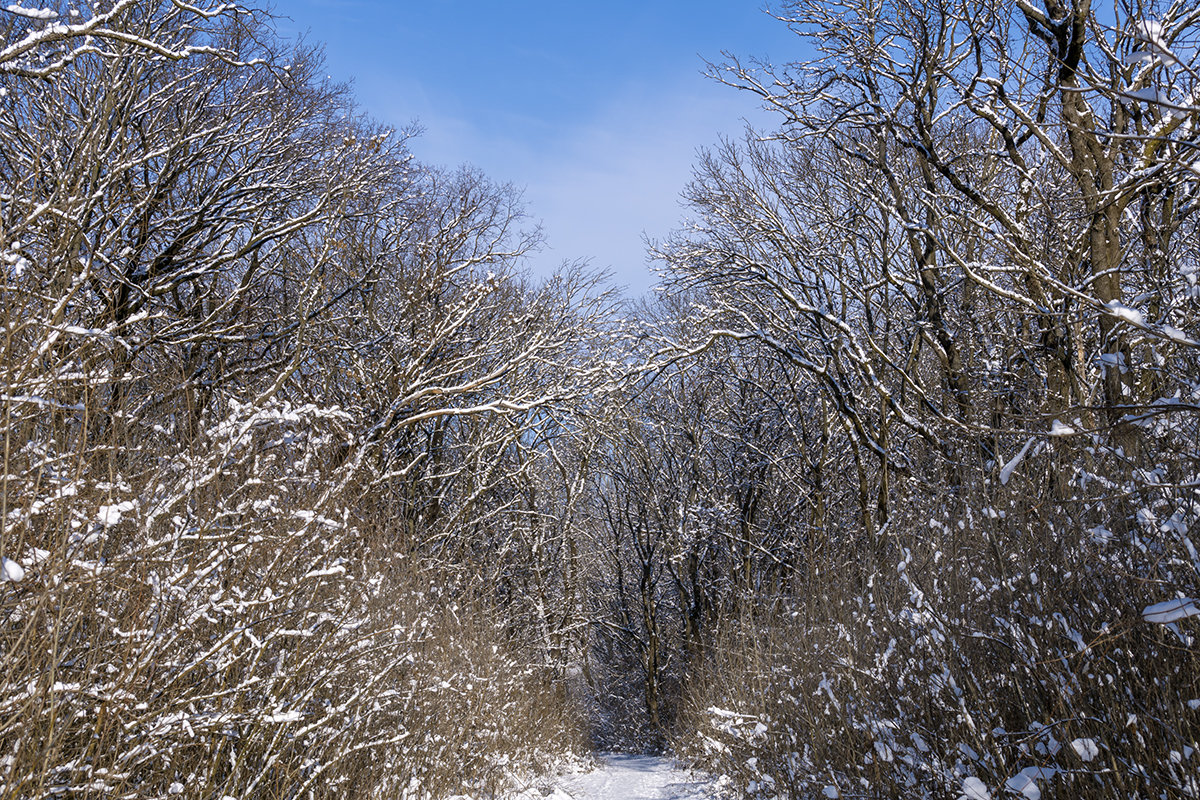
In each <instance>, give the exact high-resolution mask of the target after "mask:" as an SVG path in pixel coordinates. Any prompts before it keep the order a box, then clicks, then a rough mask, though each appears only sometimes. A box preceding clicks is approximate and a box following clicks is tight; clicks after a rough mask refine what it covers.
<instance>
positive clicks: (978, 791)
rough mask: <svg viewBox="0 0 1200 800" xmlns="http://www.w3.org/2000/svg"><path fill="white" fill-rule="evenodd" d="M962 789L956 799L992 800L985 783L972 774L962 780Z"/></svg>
mask: <svg viewBox="0 0 1200 800" xmlns="http://www.w3.org/2000/svg"><path fill="white" fill-rule="evenodd" d="M962 791H963V793H962V794H961V795H960V796H959V798H958V800H992V793H991V792H989V791H988V788H987V784H985V783H984V782H983V781H981V780H979V778H976V777H974V776H972V777H970V778H967V779H966V780H964V781H963V786H962Z"/></svg>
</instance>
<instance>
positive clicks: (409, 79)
mask: <svg viewBox="0 0 1200 800" xmlns="http://www.w3.org/2000/svg"><path fill="white" fill-rule="evenodd" d="M275 10H276V12H277V13H278V14H280V15H284V16H286V17H289V18H290V19H283V20H280V21H279V27H280V30H281V31H282V32H284V33H285V34H295V33H298V32H301V31H308V32H309V35H310V37H311V38H312V39H313V40H317V41H322V42H324V43H325V45H326V56H327V60H328V71H329V72H330V74H332V75H333V76H334V77H336V78H339V79H350V78H353V79H354V83H355V88H356V94H357V95H358V98H359V101H360V102H361V103H362V105H363V107H364V108H365V109H366V110H367V111H368V112H369V113H371V114H372V115H373V116H375V117H376V118H378V119H380V120H381V121H383V122H385V123H388V124H394V125H396V126H398V127H399V126H404V125H407V124H409V123H410V122H412V121H414V120H417V121H419V122H420V123H421V125H422V127H423V128H424V130H425V133H424V135H423V136H422V137H421V138H420V139H418V140H416V141H415V142H414V145H413V150H414V152H415V153H416V154H417V156H418V157H419V158H420V159H422V160H423V161H426V162H429V163H434V164H441V165H446V166H455V165H458V164H462V163H470V164H473V165H475V166H478V167H480V168H482V169H483V170H484V171H485V172H487V173H488V174H489V175H490V176H491V177H493V178H494V179H496V180H499V181H510V182H512V183H513V184H515V185H517V186H519V187H521V188H523V189H524V192H525V201H526V203H527V206H528V210H529V213H530V214H531V216H532V217H533V218H534V219H535V220H539V221H541V222H542V223H543V225H544V229H545V234H546V238H547V243H548V248H547V249H546V250H545V251H543V252H542V253H540V254H538V255H537V256H535V257H534V259H533V260H532V262H531V265H530V266H531V269H532V270H533V271H534V272H536V273H539V274H547V273H548V272H549V271H551V270H552V269H553V268H554V267H555V266H557V265H558V264H560V263H562V262H563V261H564V260H566V261H573V260H576V259H590V261H591V264H592V266H594V267H598V268H607V269H611V270H612V272H613V273H614V276H615V281H616V282H617V283H619V284H623V285H626V286H628V288H629V293H630V294H631V295H639V294H641V293H643V292H644V291H646V290H647V289H648V288H649V286H650V285H651V284H652V282H653V276H652V275H651V273H650V272H649V270H648V268H647V266H646V264H645V248H644V245H643V242H642V237H643V234H645V235H646V236H649V237H651V238H661V237H663V236H665V235H666V234H668V233H669V232H670V230H671V229H672V228H673V227H675V226H676V225H677V223H678V222H679V221H680V219H681V218H682V216H683V211H682V209H681V208H680V206H679V202H678V197H679V193H680V191H681V190H682V189H683V187H684V184H685V183H686V182H687V180H688V178H689V176H690V171H691V164H692V163H693V162H694V160H695V154H696V150H697V148H700V147H705V146H709V145H712V144H714V143H715V142H716V141H717V139H718V137H719V136H720V135H721V134H727V135H737V134H739V133H740V132H741V130H742V128H743V124H744V123H743V121H742V120H744V119H749V120H751V121H753V122H755V123H756V124H761V123H762V122H763V121H764V120H765V119H766V117H765V116H764V115H763V113H762V112H761V111H760V110H759V108H758V105H757V104H756V103H755V102H754V100H753V98H752V97H750V96H749V95H748V94H746V93H744V92H738V91H735V90H733V89H730V88H728V87H724V86H721V85H719V84H717V83H715V82H714V81H711V80H708V79H706V78H704V77H703V75H702V71H703V69H704V64H703V61H702V59H704V58H707V59H709V60H712V61H719V60H720V59H721V51H722V50H728V51H731V52H734V53H737V54H738V55H739V56H759V57H763V58H768V59H771V60H774V61H776V62H784V61H789V60H794V59H796V58H797V56H798V48H799V46H800V40H799V39H798V38H797V37H795V35H793V34H792V33H791V32H789V31H788V29H787V27H786V26H785V25H784V24H783V23H781V22H778V21H776V20H774V19H772V18H771V17H770V16H768V15H767V14H766V13H765V12H764V11H763V5H762V3H761V2H756V0H691V1H690V2H680V1H677V0H662V1H661V2H656V1H655V0H642V1H641V2H634V1H633V0H612V1H610V2H601V3H579V2H572V1H571V0H558V1H557V2H551V0H423V1H420V2H418V1H417V0H410V1H408V2H405V1H404V0H278V2H277V3H276V6H275Z"/></svg>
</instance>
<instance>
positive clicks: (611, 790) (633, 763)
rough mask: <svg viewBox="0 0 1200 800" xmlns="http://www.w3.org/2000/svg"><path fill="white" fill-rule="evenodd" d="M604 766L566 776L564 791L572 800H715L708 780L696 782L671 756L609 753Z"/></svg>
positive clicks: (603, 757) (602, 758)
mask: <svg viewBox="0 0 1200 800" xmlns="http://www.w3.org/2000/svg"><path fill="white" fill-rule="evenodd" d="M600 759H601V764H602V766H601V767H600V768H599V769H597V770H596V771H594V772H589V773H587V774H585V775H573V776H571V777H569V778H564V779H563V780H562V782H561V784H560V787H561V790H562V792H563V793H564V794H565V795H566V796H567V797H570V798H571V800H714V799H715V798H716V797H717V795H716V793H715V792H714V791H713V790H712V784H711V783H710V782H708V781H703V780H701V781H697V780H695V779H693V778H691V777H689V775H688V774H687V773H686V772H684V771H682V770H680V769H678V768H677V767H676V766H675V765H674V763H673V762H672V761H671V760H670V759H668V758H660V757H657V756H635V755H627V754H623V753H609V754H605V755H603V756H601V757H600Z"/></svg>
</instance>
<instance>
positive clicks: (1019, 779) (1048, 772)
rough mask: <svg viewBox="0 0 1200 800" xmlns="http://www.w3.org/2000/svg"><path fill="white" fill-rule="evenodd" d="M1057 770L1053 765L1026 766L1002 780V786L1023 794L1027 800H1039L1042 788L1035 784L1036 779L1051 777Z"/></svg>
mask: <svg viewBox="0 0 1200 800" xmlns="http://www.w3.org/2000/svg"><path fill="white" fill-rule="evenodd" d="M1057 772H1058V770H1056V769H1054V768H1053V767H1026V768H1025V769H1023V770H1021V771H1020V772H1018V773H1017V774H1016V775H1014V776H1012V777H1011V778H1009V779H1008V780H1007V781H1005V782H1004V787H1005V788H1006V789H1008V790H1009V791H1010V792H1016V793H1017V794H1023V795H1025V796H1026V797H1027V798H1029V800H1041V798H1042V789H1041V787H1040V786H1038V785H1037V782H1038V780H1049V779H1050V778H1053V777H1054V775H1055V773H1057Z"/></svg>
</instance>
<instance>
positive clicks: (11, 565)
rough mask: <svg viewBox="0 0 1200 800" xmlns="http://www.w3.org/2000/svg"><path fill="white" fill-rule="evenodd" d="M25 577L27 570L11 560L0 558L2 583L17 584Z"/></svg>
mask: <svg viewBox="0 0 1200 800" xmlns="http://www.w3.org/2000/svg"><path fill="white" fill-rule="evenodd" d="M24 577H25V568H24V567H22V566H21V565H20V564H18V563H17V562H15V561H13V560H12V559H11V558H0V582H3V581H11V582H12V583H17V582H18V581H20V580H21V579H22V578H24Z"/></svg>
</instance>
